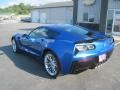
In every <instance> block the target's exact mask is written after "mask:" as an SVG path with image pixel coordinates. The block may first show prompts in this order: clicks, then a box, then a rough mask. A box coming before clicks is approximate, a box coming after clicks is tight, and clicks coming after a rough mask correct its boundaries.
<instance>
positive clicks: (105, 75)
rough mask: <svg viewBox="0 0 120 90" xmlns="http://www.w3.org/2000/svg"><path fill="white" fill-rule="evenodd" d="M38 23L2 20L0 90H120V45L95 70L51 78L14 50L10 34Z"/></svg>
mask: <svg viewBox="0 0 120 90" xmlns="http://www.w3.org/2000/svg"><path fill="white" fill-rule="evenodd" d="M37 26H39V24H31V23H13V24H0V90H120V45H119V44H118V45H117V46H116V47H115V50H114V52H113V55H112V56H111V58H110V59H109V61H108V62H106V63H105V64H103V65H102V66H100V67H97V68H96V69H94V70H91V69H90V70H87V71H84V72H81V73H79V74H69V75H64V76H63V75H60V76H59V77H58V78H57V79H50V78H49V76H48V75H47V74H46V73H45V70H44V68H43V67H42V65H41V64H40V63H39V62H38V61H36V60H34V58H32V57H30V56H27V55H24V54H14V53H13V52H12V48H11V42H10V40H11V36H12V35H13V34H15V33H24V32H28V31H30V30H31V29H32V28H33V27H37Z"/></svg>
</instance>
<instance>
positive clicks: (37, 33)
mask: <svg viewBox="0 0 120 90" xmlns="http://www.w3.org/2000/svg"><path fill="white" fill-rule="evenodd" d="M29 35H30V37H35V38H53V37H55V36H56V35H58V33H57V32H54V31H52V30H48V29H46V28H37V29H36V30H34V31H33V32H31V33H30V34H29Z"/></svg>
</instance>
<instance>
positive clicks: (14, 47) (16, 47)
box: [11, 39, 20, 53]
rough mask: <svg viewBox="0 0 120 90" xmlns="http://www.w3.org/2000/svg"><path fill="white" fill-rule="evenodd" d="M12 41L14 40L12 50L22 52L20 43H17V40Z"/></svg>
mask: <svg viewBox="0 0 120 90" xmlns="http://www.w3.org/2000/svg"><path fill="white" fill-rule="evenodd" d="M11 42H12V50H13V52H14V53H20V49H19V47H18V44H17V42H16V40H15V39H12V40H11Z"/></svg>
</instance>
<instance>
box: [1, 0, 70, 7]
mask: <svg viewBox="0 0 120 90" xmlns="http://www.w3.org/2000/svg"><path fill="white" fill-rule="evenodd" d="M61 1H70V0H0V7H2V8H4V7H7V6H11V5H13V4H19V3H25V4H30V5H37V6H38V5H40V4H46V3H51V2H61Z"/></svg>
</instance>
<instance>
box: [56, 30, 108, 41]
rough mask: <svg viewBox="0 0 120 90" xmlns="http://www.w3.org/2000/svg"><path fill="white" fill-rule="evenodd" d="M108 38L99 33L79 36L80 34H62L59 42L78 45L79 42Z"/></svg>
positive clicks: (92, 32)
mask: <svg viewBox="0 0 120 90" xmlns="http://www.w3.org/2000/svg"><path fill="white" fill-rule="evenodd" d="M105 38H106V36H105V35H104V34H102V33H99V32H94V31H91V32H89V33H88V34H86V35H82V34H81V35H80V34H79V35H78V34H72V33H62V34H61V35H60V36H59V37H58V39H59V40H64V41H69V42H73V43H78V42H93V41H96V40H99V39H105Z"/></svg>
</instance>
